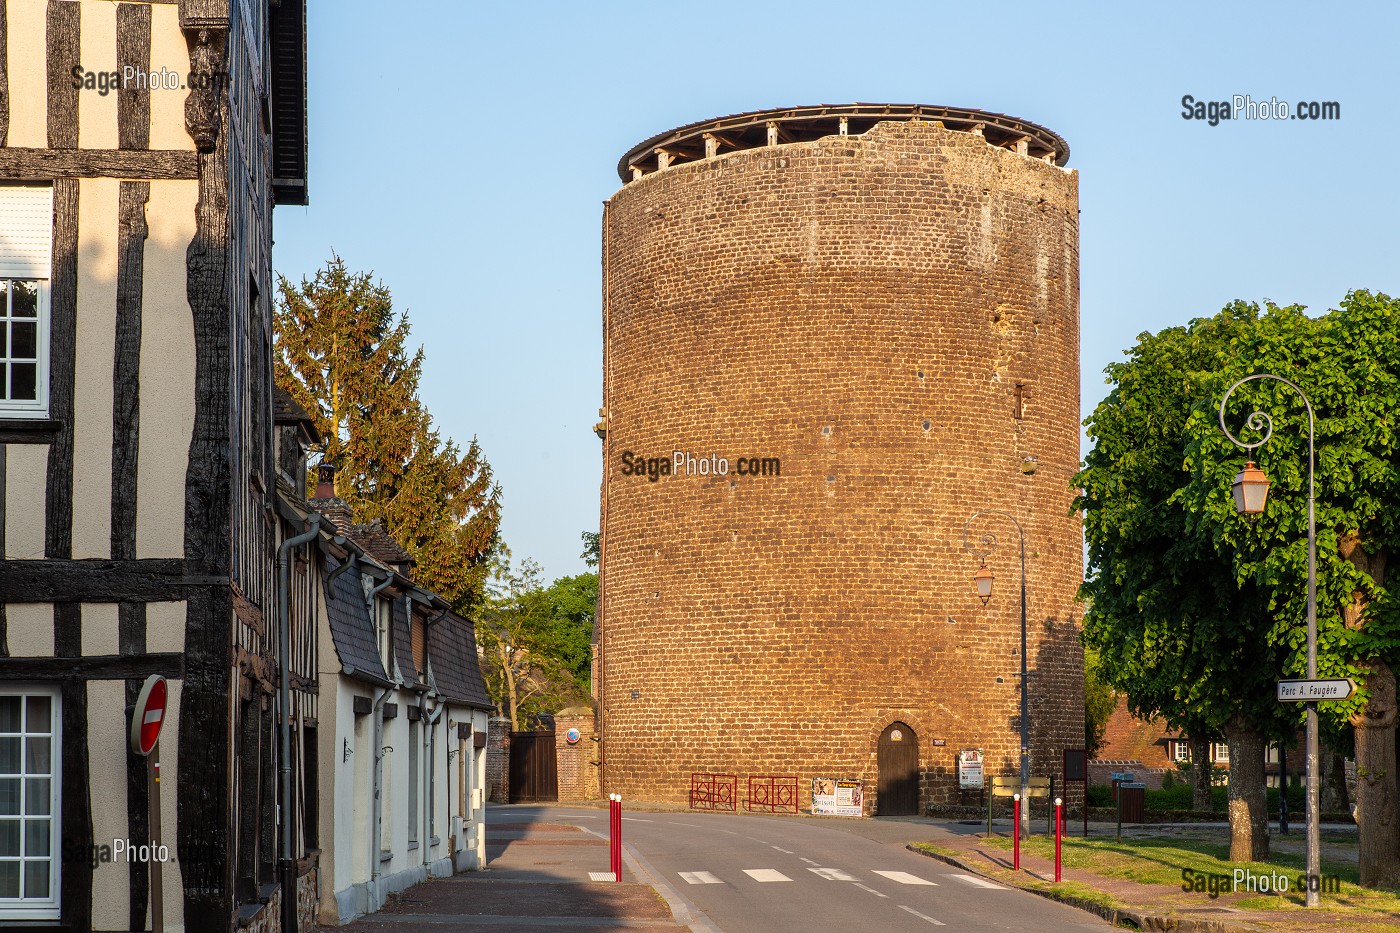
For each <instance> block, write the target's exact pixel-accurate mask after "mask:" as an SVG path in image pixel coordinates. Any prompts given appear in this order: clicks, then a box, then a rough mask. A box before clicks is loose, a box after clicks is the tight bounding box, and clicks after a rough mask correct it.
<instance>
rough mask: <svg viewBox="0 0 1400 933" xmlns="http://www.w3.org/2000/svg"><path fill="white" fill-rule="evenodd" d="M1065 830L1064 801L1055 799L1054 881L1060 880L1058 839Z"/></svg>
mask: <svg viewBox="0 0 1400 933" xmlns="http://www.w3.org/2000/svg"><path fill="white" fill-rule="evenodd" d="M1064 830H1065V811H1064V800H1062V799H1061V798H1059V797H1056V798H1055V880H1056V881H1059V880H1060V837H1061V836H1063V835H1064Z"/></svg>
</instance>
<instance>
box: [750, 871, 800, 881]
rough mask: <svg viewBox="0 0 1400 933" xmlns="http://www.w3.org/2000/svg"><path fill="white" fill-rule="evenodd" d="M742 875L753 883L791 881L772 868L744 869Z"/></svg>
mask: <svg viewBox="0 0 1400 933" xmlns="http://www.w3.org/2000/svg"><path fill="white" fill-rule="evenodd" d="M744 874H746V875H748V876H749V877H750V878H752V879H753V880H754V881H791V880H792V879H791V878H789V877H788V876H787V875H785V874H783V873H782V872H780V871H776V870H774V869H772V868H745V869H744Z"/></svg>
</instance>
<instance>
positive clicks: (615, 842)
mask: <svg viewBox="0 0 1400 933" xmlns="http://www.w3.org/2000/svg"><path fill="white" fill-rule="evenodd" d="M608 838H609V840H610V842H611V846H610V848H611V850H612V851H611V853H610V854H611V855H612V865H611V866H609V867H610V868H611V869H612V873H613V880H614V881H617V882H620V881H622V795H621V794H613V795H612V831H611V832H610V833H609V834H608Z"/></svg>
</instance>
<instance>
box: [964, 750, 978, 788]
mask: <svg viewBox="0 0 1400 933" xmlns="http://www.w3.org/2000/svg"><path fill="white" fill-rule="evenodd" d="M982 783H983V777H982V750H981V749H980V748H965V749H963V750H962V751H960V752H958V786H959V787H962V788H964V789H968V790H976V789H978V788H980V787H981V786H982Z"/></svg>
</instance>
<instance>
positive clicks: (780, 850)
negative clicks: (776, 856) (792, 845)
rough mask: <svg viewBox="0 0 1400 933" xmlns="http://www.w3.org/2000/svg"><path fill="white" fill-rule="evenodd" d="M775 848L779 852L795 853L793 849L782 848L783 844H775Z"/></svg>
mask: <svg viewBox="0 0 1400 933" xmlns="http://www.w3.org/2000/svg"><path fill="white" fill-rule="evenodd" d="M773 848H775V849H777V850H778V851H779V852H781V853H783V854H784V855H792V854H793V853H792V850H791V849H784V848H782V847H781V846H773Z"/></svg>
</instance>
